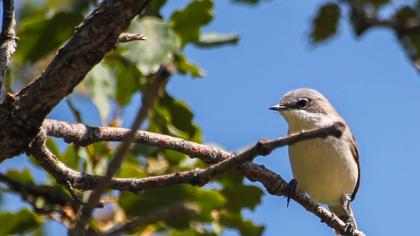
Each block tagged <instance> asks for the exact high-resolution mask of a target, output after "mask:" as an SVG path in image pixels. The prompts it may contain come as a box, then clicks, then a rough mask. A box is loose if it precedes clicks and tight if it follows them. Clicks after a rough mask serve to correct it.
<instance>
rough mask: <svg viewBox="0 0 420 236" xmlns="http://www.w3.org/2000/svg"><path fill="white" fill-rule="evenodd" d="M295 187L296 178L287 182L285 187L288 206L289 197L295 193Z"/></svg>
mask: <svg viewBox="0 0 420 236" xmlns="http://www.w3.org/2000/svg"><path fill="white" fill-rule="evenodd" d="M296 188H297V181H296V179H292V180H290V182H289V183H288V184H287V189H286V198H287V200H286V201H287V207H289V204H290V199H291V198H292V197H293V196H294V195H295V193H296Z"/></svg>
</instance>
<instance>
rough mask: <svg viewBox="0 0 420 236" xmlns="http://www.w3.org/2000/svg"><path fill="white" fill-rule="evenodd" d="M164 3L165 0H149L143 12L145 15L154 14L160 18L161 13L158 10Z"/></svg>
mask: <svg viewBox="0 0 420 236" xmlns="http://www.w3.org/2000/svg"><path fill="white" fill-rule="evenodd" d="M165 3H166V0H153V1H150V2H149V3H148V4H147V6H146V9H145V11H144V13H143V14H144V15H145V16H156V17H159V18H162V16H161V14H160V10H161V9H162V7H163V6H164V5H165Z"/></svg>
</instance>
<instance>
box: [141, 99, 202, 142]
mask: <svg viewBox="0 0 420 236" xmlns="http://www.w3.org/2000/svg"><path fill="white" fill-rule="evenodd" d="M193 116H194V115H193V113H192V111H191V110H190V108H189V107H188V105H187V104H186V103H185V102H183V101H181V100H175V99H174V98H173V97H171V96H170V95H169V94H167V93H166V94H164V95H163V96H162V97H160V98H159V100H158V101H157V102H156V103H155V106H154V109H153V112H152V114H151V119H150V123H149V129H150V130H151V131H154V132H160V133H165V134H170V135H173V136H177V137H180V138H183V139H188V140H192V141H195V142H201V131H200V128H199V127H198V126H197V125H195V124H194V123H193Z"/></svg>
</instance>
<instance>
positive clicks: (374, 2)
mask: <svg viewBox="0 0 420 236" xmlns="http://www.w3.org/2000/svg"><path fill="white" fill-rule="evenodd" d="M357 2H358V4H360V5H363V4H369V5H371V6H373V7H375V8H379V7H382V6H384V5H386V4H388V3H390V0H358V1H357Z"/></svg>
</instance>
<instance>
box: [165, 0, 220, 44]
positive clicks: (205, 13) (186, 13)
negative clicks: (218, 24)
mask: <svg viewBox="0 0 420 236" xmlns="http://www.w3.org/2000/svg"><path fill="white" fill-rule="evenodd" d="M212 11H213V1H211V0H193V1H191V3H190V4H189V5H188V6H186V7H185V8H183V9H180V10H178V11H175V12H174V13H173V14H172V16H171V17H170V22H171V24H172V28H173V29H174V30H175V32H176V33H177V34H178V35H179V36H180V37H181V40H182V45H185V44H186V43H188V42H197V41H198V40H199V38H200V28H201V27H202V26H204V25H206V24H207V23H209V22H210V21H211V20H212V19H213V13H212Z"/></svg>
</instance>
